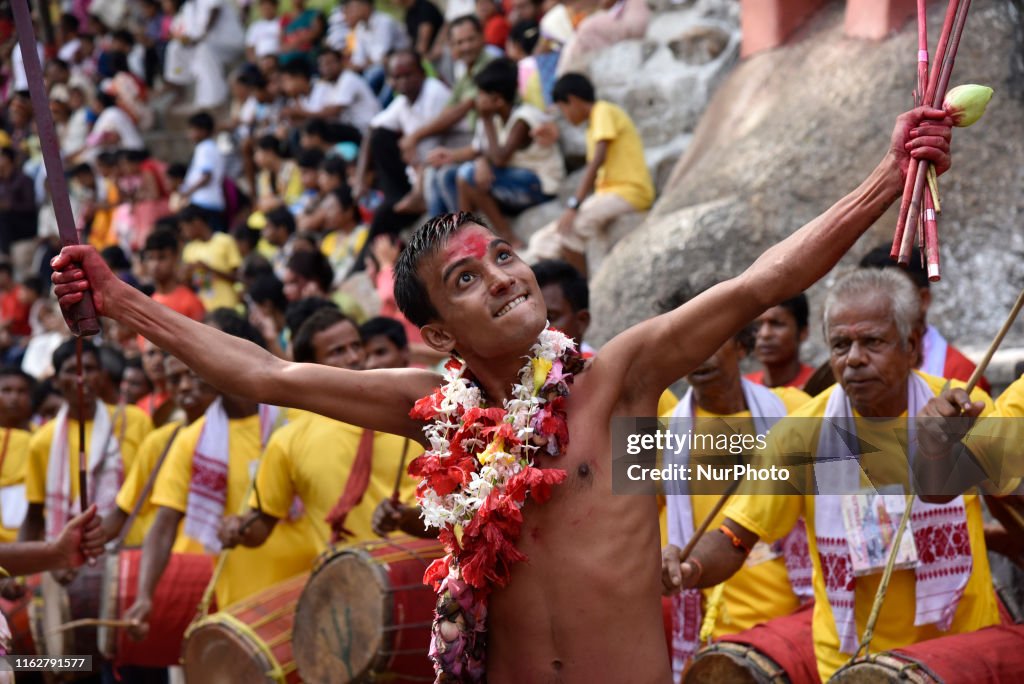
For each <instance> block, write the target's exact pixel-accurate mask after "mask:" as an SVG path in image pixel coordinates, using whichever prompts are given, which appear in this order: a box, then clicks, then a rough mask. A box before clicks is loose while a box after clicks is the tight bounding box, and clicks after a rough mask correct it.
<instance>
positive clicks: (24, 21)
mask: <svg viewBox="0 0 1024 684" xmlns="http://www.w3.org/2000/svg"><path fill="white" fill-rule="evenodd" d="M48 7H49V5H48V4H43V5H40V10H41V11H42V12H45V11H46V10H47V8H48ZM11 9H12V10H13V11H14V25H15V29H16V30H17V33H18V44H19V45H20V47H21V57H22V60H23V62H24V65H25V75H26V76H27V77H28V91H29V97H30V99H31V101H32V114H33V116H34V117H35V120H36V132H37V133H38V135H39V147H40V148H41V150H42V153H43V165H44V166H45V167H46V183H47V184H48V185H49V186H50V198H51V200H52V201H53V213H54V216H55V217H56V219H57V232H58V233H59V234H60V242H61V244H62V245H65V246H67V245H77V244H79V242H78V231H77V230H76V229H75V217H74V214H72V213H71V199H70V198H69V196H68V185H67V180H66V179H65V178H64V166H63V164H61V160H60V145H59V144H58V142H57V131H56V129H55V128H54V126H53V116H52V115H51V114H50V102H49V98H48V97H47V94H46V84H45V82H44V81H43V69H42V66H41V65H40V64H39V54H38V53H37V52H36V34H35V29H34V28H33V26H32V17H31V15H30V14H29V9H28V0H12V2H11ZM82 294H83V297H82V301H80V302H78V303H77V304H73V305H71V306H70V307H68V310H67V311H65V312H64V320H65V321H67V324H68V328H70V329H71V332H72V333H74V334H75V335H77V336H79V337H81V336H83V335H84V336H88V335H95V334H97V333H98V332H99V331H100V324H99V321H98V320H97V319H96V308H95V306H93V301H92V294H91V293H89V292H84V293H82ZM82 510H85V509H84V508H83V509H82Z"/></svg>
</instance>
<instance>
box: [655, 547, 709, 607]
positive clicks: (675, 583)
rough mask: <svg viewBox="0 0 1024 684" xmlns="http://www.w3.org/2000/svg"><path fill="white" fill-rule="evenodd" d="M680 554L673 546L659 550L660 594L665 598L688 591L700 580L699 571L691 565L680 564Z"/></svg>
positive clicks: (677, 548) (678, 549)
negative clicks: (684, 590)
mask: <svg viewBox="0 0 1024 684" xmlns="http://www.w3.org/2000/svg"><path fill="white" fill-rule="evenodd" d="M681 553H682V551H681V550H680V548H679V547H678V546H676V545H675V544H669V545H668V546H666V547H665V548H663V549H662V550H661V593H662V594H663V595H665V596H672V595H674V594H678V593H679V592H680V591H682V590H683V589H690V588H691V587H693V585H694V584H696V582H697V580H698V579H700V571H699V570H698V569H697V568H696V567H695V566H694V565H693V564H691V563H682V562H680V560H679V557H680V555H681Z"/></svg>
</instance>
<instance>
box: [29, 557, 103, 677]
mask: <svg viewBox="0 0 1024 684" xmlns="http://www.w3.org/2000/svg"><path fill="white" fill-rule="evenodd" d="M102 582H103V566H102V564H97V565H95V566H90V565H83V566H82V567H80V568H78V570H77V574H76V575H75V578H74V579H73V580H72V581H71V582H70V583H69V584H68V585H67V586H62V585H61V584H60V583H59V582H58V581H57V580H55V579H54V578H53V576H52V575H51V574H49V573H46V574H43V575H42V579H41V580H40V584H39V588H38V589H37V590H36V595H35V598H34V599H33V601H32V604H31V605H30V606H29V619H30V622H31V625H32V638H33V639H34V640H35V643H36V648H37V650H38V651H39V652H40V653H41V654H45V655H47V656H51V657H61V656H66V655H92V656H97V658H98V656H99V649H98V648H97V645H96V628H95V627H82V628H78V629H69V630H61V631H59V628H60V627H61V626H62V625H64V624H66V623H68V622H71V621H72V620H82V619H86V618H97V617H99V612H100V605H99V603H100V585H101V584H102ZM93 665H94V667H98V663H97V662H94V663H93Z"/></svg>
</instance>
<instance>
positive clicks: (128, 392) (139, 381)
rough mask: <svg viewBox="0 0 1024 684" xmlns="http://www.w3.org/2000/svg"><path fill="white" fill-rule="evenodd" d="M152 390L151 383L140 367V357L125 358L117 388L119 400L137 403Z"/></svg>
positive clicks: (126, 402)
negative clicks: (119, 383)
mask: <svg viewBox="0 0 1024 684" xmlns="http://www.w3.org/2000/svg"><path fill="white" fill-rule="evenodd" d="M152 391H153V384H152V383H151V382H150V381H149V378H147V377H146V372H145V371H144V370H143V369H142V359H139V358H137V357H135V358H130V359H125V362H124V371H123V372H122V373H121V386H120V388H119V394H120V395H121V401H123V402H124V403H125V404H137V403H138V402H139V401H140V400H141V399H143V398H144V397H146V396H147V395H148V394H150V393H151V392H152Z"/></svg>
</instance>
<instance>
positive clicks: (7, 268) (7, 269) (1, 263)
mask: <svg viewBox="0 0 1024 684" xmlns="http://www.w3.org/2000/svg"><path fill="white" fill-rule="evenodd" d="M0 273H6V274H7V275H9V276H13V275H14V264H12V263H11V262H10V261H7V260H6V259H0Z"/></svg>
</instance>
